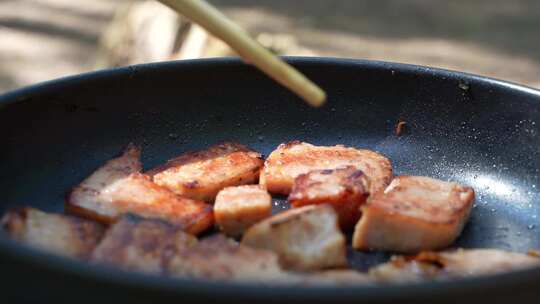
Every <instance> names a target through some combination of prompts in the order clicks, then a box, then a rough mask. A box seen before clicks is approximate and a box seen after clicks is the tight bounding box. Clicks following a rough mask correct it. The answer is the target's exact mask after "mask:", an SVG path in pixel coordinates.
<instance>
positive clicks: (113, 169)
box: [66, 146, 213, 234]
mask: <svg viewBox="0 0 540 304" xmlns="http://www.w3.org/2000/svg"><path fill="white" fill-rule="evenodd" d="M138 170H140V162H139V151H138V149H136V148H134V147H133V146H130V147H129V148H128V149H127V150H126V152H125V153H124V154H123V155H122V156H121V157H119V158H116V159H113V160H111V161H109V162H107V163H106V164H105V165H104V166H103V167H101V168H99V169H98V170H97V171H96V172H94V173H93V174H92V175H90V176H89V177H88V178H86V179H85V180H84V181H83V182H82V183H81V184H80V185H79V186H77V187H75V188H74V189H73V191H72V192H71V193H70V194H69V195H68V198H67V201H66V210H67V211H68V212H70V213H73V214H77V215H80V216H83V217H87V218H90V219H94V220H98V221H101V222H104V223H111V222H114V221H115V220H117V219H118V218H119V217H120V216H122V215H124V214H126V213H133V214H136V215H138V216H141V217H144V218H156V219H162V220H166V221H168V222H171V223H173V224H176V225H180V226H182V227H184V229H185V230H186V231H188V232H189V233H193V234H198V233H200V232H201V231H204V230H206V229H207V228H208V227H210V226H212V225H213V214H212V206H210V205H208V204H206V203H205V202H203V201H196V200H192V199H188V198H184V197H180V196H178V195H176V194H174V193H173V192H171V191H169V190H167V189H166V188H163V187H161V186H158V185H156V184H155V183H153V182H152V180H151V179H150V178H149V177H148V176H146V175H143V174H141V173H137V171H138Z"/></svg>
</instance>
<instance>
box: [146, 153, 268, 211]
mask: <svg viewBox="0 0 540 304" xmlns="http://www.w3.org/2000/svg"><path fill="white" fill-rule="evenodd" d="M262 165H263V160H262V158H261V155H260V154H259V153H258V152H255V151H253V150H251V149H249V148H247V147H245V146H242V145H240V144H237V143H222V144H219V145H215V146H211V147H209V148H208V149H207V150H204V151H198V152H187V153H184V154H182V155H180V156H178V157H176V158H174V159H172V160H170V161H168V162H167V163H166V164H164V165H162V166H160V167H157V168H154V169H152V170H150V171H149V172H147V173H148V174H149V175H151V176H152V177H153V180H154V182H155V183H156V184H158V185H161V186H164V187H166V188H167V189H169V190H171V191H173V192H175V193H177V194H179V195H182V196H185V197H189V198H192V199H199V200H204V201H209V202H210V201H214V199H215V197H216V195H217V193H218V192H219V190H221V189H223V188H225V187H229V186H238V185H245V184H252V183H256V182H257V180H258V178H259V172H260V169H261V167H262Z"/></svg>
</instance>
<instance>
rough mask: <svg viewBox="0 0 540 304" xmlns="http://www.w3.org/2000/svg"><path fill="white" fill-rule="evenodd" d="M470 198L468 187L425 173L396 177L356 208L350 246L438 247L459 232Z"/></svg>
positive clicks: (403, 249) (390, 248) (412, 249)
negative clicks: (359, 210) (358, 214)
mask: <svg viewBox="0 0 540 304" xmlns="http://www.w3.org/2000/svg"><path fill="white" fill-rule="evenodd" d="M473 202H474V191H473V190H472V188H469V187H464V186H461V185H458V184H455V183H448V182H443V181H440V180H436V179H432V178H427V177H415V176H400V177H396V178H395V179H394V180H393V181H392V183H391V184H390V185H389V186H388V188H387V189H385V191H384V192H380V193H377V194H375V195H374V196H372V197H370V199H369V202H368V203H367V204H365V205H364V206H363V207H362V218H361V219H360V221H359V222H358V224H357V225H356V228H355V232H354V235H353V247H354V248H356V249H360V250H385V251H397V252H411V253H412V252H418V251H420V250H430V249H441V248H444V247H446V246H448V245H450V244H451V243H452V242H453V241H454V240H455V239H456V238H457V237H458V236H459V234H460V233H461V231H462V229H463V227H464V225H465V223H466V221H467V219H468V217H469V213H470V210H471V208H472V204H473Z"/></svg>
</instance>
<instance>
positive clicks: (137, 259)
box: [92, 215, 197, 274]
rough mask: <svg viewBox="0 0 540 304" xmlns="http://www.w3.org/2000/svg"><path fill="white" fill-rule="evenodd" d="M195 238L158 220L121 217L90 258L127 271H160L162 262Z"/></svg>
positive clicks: (188, 245) (195, 240) (191, 242)
mask: <svg viewBox="0 0 540 304" xmlns="http://www.w3.org/2000/svg"><path fill="white" fill-rule="evenodd" d="M196 242H197V239H196V238H195V237H194V236H192V235H190V234H187V233H185V232H183V231H182V227H177V226H174V225H170V224H169V223H167V222H164V221H160V220H146V219H143V218H140V217H137V216H133V215H126V216H123V217H122V219H120V220H119V221H118V222H117V223H115V224H114V225H113V226H112V227H111V228H110V229H109V230H108V231H107V233H106V235H105V237H104V238H103V240H102V241H101V243H100V244H99V246H98V247H97V248H96V249H95V250H94V252H93V253H92V261H94V262H99V263H106V264H109V265H112V266H117V267H121V268H124V269H127V270H135V271H143V272H149V273H156V274H160V273H163V264H164V263H167V262H168V260H169V259H170V258H171V256H174V255H176V254H177V253H178V252H179V251H180V250H183V249H185V248H188V247H190V246H193V245H194V244H195V243H196Z"/></svg>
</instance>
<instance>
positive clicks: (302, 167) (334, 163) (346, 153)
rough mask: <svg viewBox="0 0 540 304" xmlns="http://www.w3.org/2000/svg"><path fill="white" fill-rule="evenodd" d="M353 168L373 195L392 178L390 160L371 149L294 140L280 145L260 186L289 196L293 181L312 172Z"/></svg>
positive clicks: (269, 160)
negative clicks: (368, 182) (357, 171)
mask: <svg viewBox="0 0 540 304" xmlns="http://www.w3.org/2000/svg"><path fill="white" fill-rule="evenodd" d="M345 166H354V167H355V168H357V169H359V170H362V171H363V172H364V173H365V174H366V176H367V177H368V178H369V180H370V188H369V192H370V193H376V192H378V191H380V190H383V189H384V188H385V187H386V186H387V185H388V183H390V180H391V179H392V165H391V163H390V160H389V159H388V158H386V157H384V156H382V155H381V154H379V153H376V152H373V151H370V150H360V149H354V148H347V147H345V146H342V145H337V146H331V147H324V146H314V145H312V144H308V143H304V142H300V141H293V142H290V143H286V144H281V145H279V146H278V147H277V149H276V150H274V151H273V152H272V153H270V155H269V156H268V159H267V160H266V162H265V164H264V168H263V170H262V171H261V177H260V184H261V185H263V186H264V187H265V188H266V189H267V190H268V191H269V192H271V193H279V194H289V193H290V192H291V188H292V186H293V184H294V179H295V178H296V177H298V176H299V175H301V174H306V173H308V172H310V171H313V170H325V169H336V168H341V167H345Z"/></svg>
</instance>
